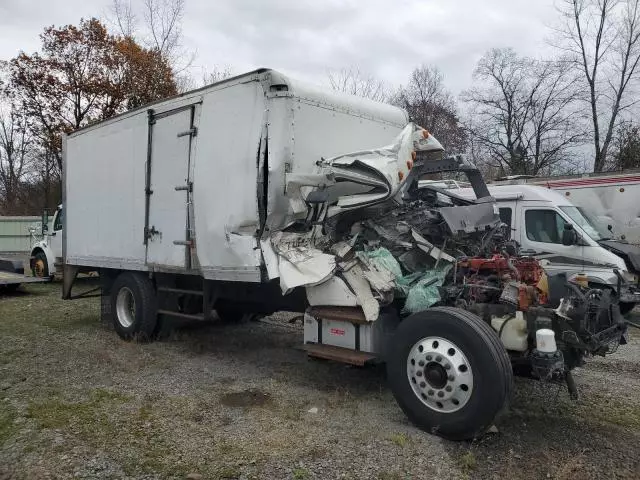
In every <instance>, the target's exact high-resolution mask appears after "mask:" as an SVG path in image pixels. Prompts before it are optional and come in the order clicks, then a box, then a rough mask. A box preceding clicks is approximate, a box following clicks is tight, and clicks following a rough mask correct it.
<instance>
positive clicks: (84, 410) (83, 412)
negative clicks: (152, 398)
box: [27, 388, 130, 429]
mask: <svg viewBox="0 0 640 480" xmlns="http://www.w3.org/2000/svg"><path fill="white" fill-rule="evenodd" d="M129 399H130V397H128V396H126V395H123V394H121V393H118V392H114V391H111V390H105V389H101V388H98V389H96V390H93V391H92V392H91V394H90V395H89V398H88V399H87V400H85V401H82V402H65V401H64V400H61V399H60V398H57V397H52V398H47V399H45V400H39V401H32V402H30V403H29V405H28V407H27V415H28V416H29V417H31V418H33V419H35V420H36V421H38V423H39V424H40V425H41V426H42V428H61V427H65V426H68V425H70V424H72V423H73V424H80V425H85V426H87V425H94V426H97V427H101V428H102V429H108V428H109V426H110V425H109V422H108V419H107V418H106V415H105V413H104V411H102V410H103V408H104V407H105V406H108V405H109V404H114V403H123V402H126V401H127V400H129Z"/></svg>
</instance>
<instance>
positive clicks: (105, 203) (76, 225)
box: [64, 111, 147, 270]
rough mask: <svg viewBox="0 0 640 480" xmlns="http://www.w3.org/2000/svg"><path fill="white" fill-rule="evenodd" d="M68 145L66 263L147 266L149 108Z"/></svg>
mask: <svg viewBox="0 0 640 480" xmlns="http://www.w3.org/2000/svg"><path fill="white" fill-rule="evenodd" d="M66 143H67V145H66V159H65V162H66V164H65V180H64V181H65V187H66V194H65V202H66V205H65V209H66V211H65V217H66V226H65V237H66V262H67V263H68V264H71V265H86V266H102V267H111V268H128V269H133V270H142V269H145V268H146V267H145V245H144V211H145V194H144V185H145V159H146V155H147V115H146V112H144V111H143V112H140V113H138V114H136V115H133V116H127V117H123V118H121V119H119V120H117V121H113V122H110V123H108V124H103V125H101V126H100V127H99V128H91V129H88V130H86V131H82V132H79V133H78V134H75V135H72V136H70V137H69V138H68V139H67V142H66Z"/></svg>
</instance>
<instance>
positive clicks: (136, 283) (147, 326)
mask: <svg viewBox="0 0 640 480" xmlns="http://www.w3.org/2000/svg"><path fill="white" fill-rule="evenodd" d="M111 312H112V316H113V326H114V328H115V330H116V332H117V333H118V335H120V337H121V338H123V339H125V340H132V339H135V340H137V341H148V340H151V339H152V337H153V334H154V331H155V328H156V324H157V323H158V304H157V298H156V292H155V288H154V287H153V283H152V282H151V280H150V279H149V278H148V277H146V276H145V275H142V274H139V273H132V272H125V273H122V274H120V275H119V276H118V278H116V280H115V282H114V283H113V286H112V287H111Z"/></svg>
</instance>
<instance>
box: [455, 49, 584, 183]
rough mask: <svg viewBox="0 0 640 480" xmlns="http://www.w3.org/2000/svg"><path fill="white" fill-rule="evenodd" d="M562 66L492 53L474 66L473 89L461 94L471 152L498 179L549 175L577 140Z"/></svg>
mask: <svg viewBox="0 0 640 480" xmlns="http://www.w3.org/2000/svg"><path fill="white" fill-rule="evenodd" d="M569 73H570V68H569V66H567V64H566V63H563V62H553V61H536V60H532V59H530V58H526V57H519V56H518V55H517V54H516V53H515V52H514V51H513V50H512V49H493V50H490V51H489V52H487V54H485V56H484V57H483V58H482V59H481V60H480V61H479V62H478V66H477V67H476V70H475V72H474V79H475V80H476V81H477V82H478V84H479V85H478V86H476V87H474V88H472V89H469V90H467V91H465V92H463V94H462V99H463V101H465V102H466V103H467V104H468V105H469V107H470V112H469V113H470V115H469V117H470V119H471V120H470V122H469V125H468V127H467V128H468V131H469V133H470V135H471V137H472V138H473V144H474V145H475V147H476V149H478V148H480V149H481V150H482V151H483V153H484V155H485V156H486V161H487V162H488V163H489V164H490V166H491V167H492V168H493V169H494V170H497V171H498V172H499V173H500V174H502V175H504V174H528V175H537V174H539V173H551V172H552V171H553V170H554V169H556V170H557V168H558V167H559V166H560V165H562V164H563V163H566V162H568V161H570V160H571V157H572V155H571V149H572V147H575V146H576V145H577V144H579V143H580V142H581V141H582V139H583V136H584V134H583V131H582V128H581V125H580V122H579V117H578V116H577V115H576V108H575V104H576V97H577V92H576V91H575V89H574V88H573V84H574V82H573V81H572V77H571V76H570V75H569Z"/></svg>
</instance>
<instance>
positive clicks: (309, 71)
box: [0, 0, 555, 93]
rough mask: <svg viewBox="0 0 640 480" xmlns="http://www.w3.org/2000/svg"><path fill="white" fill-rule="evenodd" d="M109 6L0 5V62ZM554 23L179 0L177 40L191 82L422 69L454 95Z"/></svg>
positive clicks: (427, 1)
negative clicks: (274, 73)
mask: <svg viewBox="0 0 640 480" xmlns="http://www.w3.org/2000/svg"><path fill="white" fill-rule="evenodd" d="M132 2H133V3H134V5H135V4H136V3H139V4H141V2H142V0H132ZM109 4H110V1H109V0H49V1H48V2H41V1H33V0H31V1H21V2H8V1H7V0H5V2H2V4H0V31H2V38H3V41H2V42H0V58H4V59H7V58H11V57H13V56H15V55H16V54H17V53H18V51H19V50H25V51H27V52H30V51H33V50H36V49H37V48H38V46H39V39H38V35H39V34H40V33H41V32H42V30H43V28H44V27H45V26H47V25H51V24H56V25H61V24H67V23H75V24H77V23H78V21H79V20H80V18H81V17H85V18H87V17H90V16H99V17H102V16H104V13H105V12H106V11H107V7H108V5H109ZM554 15H555V11H554V8H553V0H536V1H531V0H483V1H481V2H480V1H478V0H475V1H471V0H448V1H446V0H439V1H436V0H393V1H391V0H368V1H356V0H321V1H318V0H268V1H267V0H214V1H210V0H186V12H185V17H184V21H183V34H184V37H185V38H184V43H185V47H186V49H187V50H195V51H197V53H198V56H197V59H196V61H195V64H194V69H195V70H196V74H197V69H198V68H199V67H200V68H202V69H203V70H211V69H212V68H213V67H214V66H215V65H228V66H231V67H232V68H233V71H234V72H235V73H241V72H243V71H246V70H250V69H253V68H257V67H262V66H266V67H272V68H276V69H281V70H284V71H285V72H287V73H289V74H291V75H293V76H296V77H301V78H303V79H305V80H311V81H314V82H316V83H323V82H325V81H326V72H327V70H329V69H339V68H342V67H347V66H352V65H353V66H358V67H360V69H361V70H362V71H363V72H367V73H369V74H373V75H375V76H377V77H380V78H382V79H383V80H385V81H386V82H388V83H389V84H391V85H394V86H395V85H399V84H400V83H403V82H405V81H406V80H407V79H408V77H409V74H410V72H411V70H412V69H413V68H414V67H416V66H418V65H420V64H422V63H426V64H434V65H436V66H438V67H439V68H440V69H441V70H442V71H443V73H444V76H445V80H446V83H447V85H448V86H449V88H451V89H452V90H453V91H454V92H456V93H457V92H458V91H460V90H461V89H463V88H466V87H467V86H468V85H469V84H470V82H471V73H472V71H473V67H474V65H475V63H476V62H477V60H478V59H479V58H480V57H481V56H482V54H483V53H484V52H485V51H486V50H487V49H488V48H491V47H495V46H512V47H514V48H515V49H516V50H517V51H519V52H520V53H523V54H529V55H536V54H537V53H539V52H540V51H542V50H544V48H545V44H544V37H545V35H546V34H547V33H548V30H547V29H546V28H545V26H546V24H548V23H551V22H553V19H554Z"/></svg>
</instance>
